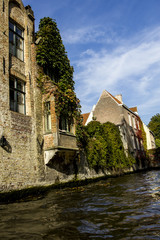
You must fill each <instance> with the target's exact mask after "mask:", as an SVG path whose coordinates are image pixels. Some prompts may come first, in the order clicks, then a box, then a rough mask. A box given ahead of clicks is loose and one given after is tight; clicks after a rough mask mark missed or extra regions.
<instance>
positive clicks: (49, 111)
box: [44, 101, 52, 133]
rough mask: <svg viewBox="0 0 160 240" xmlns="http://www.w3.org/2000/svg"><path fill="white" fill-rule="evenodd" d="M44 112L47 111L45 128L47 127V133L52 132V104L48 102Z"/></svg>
mask: <svg viewBox="0 0 160 240" xmlns="http://www.w3.org/2000/svg"><path fill="white" fill-rule="evenodd" d="M44 111H45V116H44V127H45V132H46V133H48V132H51V130H52V123H51V102H50V101H47V102H45V103H44Z"/></svg>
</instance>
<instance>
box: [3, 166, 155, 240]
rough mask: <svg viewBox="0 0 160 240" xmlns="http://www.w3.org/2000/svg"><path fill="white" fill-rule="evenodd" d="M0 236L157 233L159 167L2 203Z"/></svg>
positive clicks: (136, 236)
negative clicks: (30, 198) (39, 198)
mask: <svg viewBox="0 0 160 240" xmlns="http://www.w3.org/2000/svg"><path fill="white" fill-rule="evenodd" d="M0 239H2V240H5V239H16V240H17V239H18V240H19V239H20V240H21V239H28V240H30V239H35V240H41V239H54V240H59V239H65V240H68V239H69V240H71V239H74V240H77V239H96V240H97V239H125V240H127V239H160V171H150V172H146V173H138V174H132V175H128V176H123V177H118V178H112V179H108V180H106V181H101V182H98V183H94V184H90V185H88V186H85V187H80V188H78V189H75V188H74V189H63V190H54V191H52V192H50V193H49V194H48V195H47V196H46V197H45V198H43V199H41V200H36V201H30V202H22V203H13V204H8V205H0Z"/></svg>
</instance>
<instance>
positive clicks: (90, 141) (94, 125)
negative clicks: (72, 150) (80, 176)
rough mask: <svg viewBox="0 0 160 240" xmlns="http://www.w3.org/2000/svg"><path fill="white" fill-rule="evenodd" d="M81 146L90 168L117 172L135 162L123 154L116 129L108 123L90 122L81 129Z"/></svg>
mask: <svg viewBox="0 0 160 240" xmlns="http://www.w3.org/2000/svg"><path fill="white" fill-rule="evenodd" d="M83 133H84V135H83V137H82V136H81V140H82V142H81V144H82V146H83V148H84V149H85V152H86V156H87V160H88V163H89V165H90V167H92V168H94V169H96V170H98V169H111V170H118V169H123V168H127V167H130V166H132V165H133V164H134V163H135V160H134V159H133V158H132V157H131V156H130V155H128V157H127V156H126V154H125V152H124V147H123V143H122V140H121V136H120V132H119V129H118V127H117V126H116V125H115V124H113V123H110V122H106V123H104V124H101V123H100V122H98V121H91V122H90V123H89V124H88V125H87V126H84V127H83Z"/></svg>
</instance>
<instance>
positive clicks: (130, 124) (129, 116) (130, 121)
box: [128, 113, 132, 127]
mask: <svg viewBox="0 0 160 240" xmlns="http://www.w3.org/2000/svg"><path fill="white" fill-rule="evenodd" d="M128 121H129V126H130V127H132V119H131V115H130V113H128Z"/></svg>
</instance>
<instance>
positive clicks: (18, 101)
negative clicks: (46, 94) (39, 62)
mask: <svg viewBox="0 0 160 240" xmlns="http://www.w3.org/2000/svg"><path fill="white" fill-rule="evenodd" d="M9 85H10V109H11V110H12V111H15V112H19V113H23V114H25V113H26V106H25V82H23V81H21V80H19V79H18V78H15V77H10V79H9Z"/></svg>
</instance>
